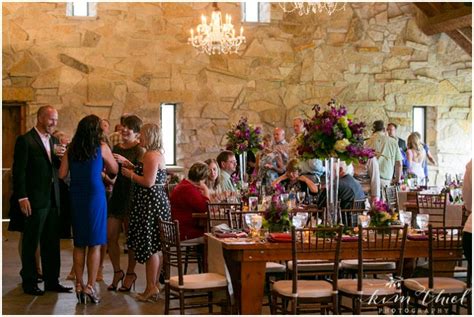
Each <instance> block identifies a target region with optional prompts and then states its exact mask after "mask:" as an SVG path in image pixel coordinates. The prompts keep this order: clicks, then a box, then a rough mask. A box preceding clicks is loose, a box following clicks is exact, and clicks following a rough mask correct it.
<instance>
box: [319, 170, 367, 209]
mask: <svg viewBox="0 0 474 317" xmlns="http://www.w3.org/2000/svg"><path fill="white" fill-rule="evenodd" d="M364 198H365V194H364V190H363V189H362V186H360V184H359V182H358V181H357V180H355V179H354V177H353V176H351V175H350V174H348V173H347V165H346V163H345V162H341V163H340V165H339V190H338V200H340V201H341V209H351V208H352V202H353V201H354V200H360V199H364ZM317 205H318V207H319V208H323V207H326V189H324V190H323V191H322V192H321V194H320V195H319V197H318V202H317Z"/></svg>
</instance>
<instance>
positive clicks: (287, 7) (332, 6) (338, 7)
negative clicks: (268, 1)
mask: <svg viewBox="0 0 474 317" xmlns="http://www.w3.org/2000/svg"><path fill="white" fill-rule="evenodd" d="M279 5H280V7H281V8H282V9H283V12H286V13H290V12H293V11H298V14H299V15H307V14H309V13H310V12H313V13H321V12H324V11H326V13H327V14H329V15H331V14H333V13H334V12H337V11H342V10H345V9H346V3H345V2H324V1H292V2H283V3H281V2H280V3H279Z"/></svg>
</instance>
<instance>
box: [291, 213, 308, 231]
mask: <svg viewBox="0 0 474 317" xmlns="http://www.w3.org/2000/svg"><path fill="white" fill-rule="evenodd" d="M295 219H296V224H295ZM292 222H293V225H294V226H295V227H296V229H301V228H304V226H305V225H306V223H307V222H308V213H307V212H297V213H296V214H295V215H294V216H293V221H292Z"/></svg>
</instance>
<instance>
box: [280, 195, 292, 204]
mask: <svg viewBox="0 0 474 317" xmlns="http://www.w3.org/2000/svg"><path fill="white" fill-rule="evenodd" d="M289 197H290V195H289V194H288V193H285V194H281V195H280V201H281V203H282V204H286V203H287V202H288V199H289Z"/></svg>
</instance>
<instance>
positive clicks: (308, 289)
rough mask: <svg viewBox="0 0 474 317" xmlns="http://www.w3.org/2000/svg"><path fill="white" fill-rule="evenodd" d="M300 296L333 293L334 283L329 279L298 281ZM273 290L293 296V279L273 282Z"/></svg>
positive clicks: (311, 296)
mask: <svg viewBox="0 0 474 317" xmlns="http://www.w3.org/2000/svg"><path fill="white" fill-rule="evenodd" d="M297 289H298V297H301V298H321V297H328V296H331V295H332V284H331V283H329V282H327V281H306V280H299V281H298V287H297ZM273 291H275V292H277V293H278V294H281V295H283V296H287V297H291V296H292V281H291V280H282V281H276V282H275V283H274V284H273Z"/></svg>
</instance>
